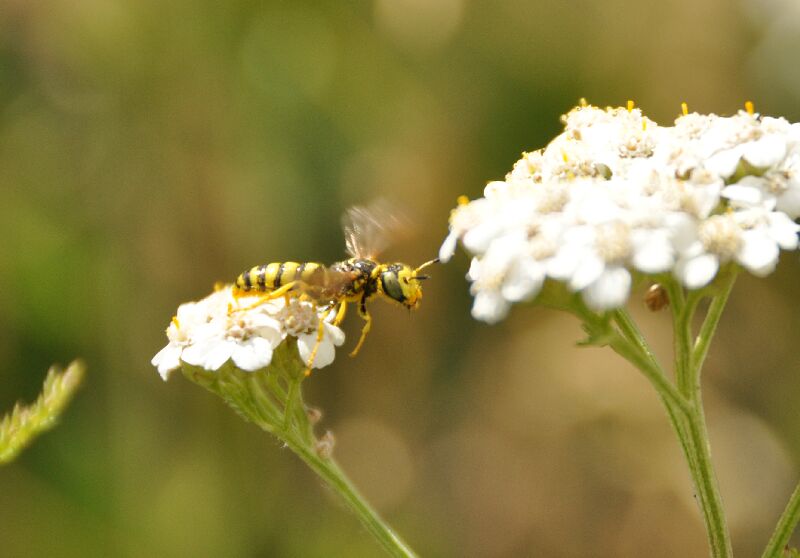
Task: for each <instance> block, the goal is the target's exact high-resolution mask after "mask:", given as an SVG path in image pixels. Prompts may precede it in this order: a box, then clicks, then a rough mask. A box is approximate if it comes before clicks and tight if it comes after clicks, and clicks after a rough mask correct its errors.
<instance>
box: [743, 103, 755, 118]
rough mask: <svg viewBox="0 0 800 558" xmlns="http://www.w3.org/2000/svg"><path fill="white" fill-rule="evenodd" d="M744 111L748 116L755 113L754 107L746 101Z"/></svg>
mask: <svg viewBox="0 0 800 558" xmlns="http://www.w3.org/2000/svg"><path fill="white" fill-rule="evenodd" d="M744 110H746V111H747V114H749V115H750V116H753V115H754V114H755V112H756V107H755V105H754V104H753V101H746V102H745V103H744Z"/></svg>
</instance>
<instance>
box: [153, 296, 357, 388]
mask: <svg viewBox="0 0 800 558" xmlns="http://www.w3.org/2000/svg"><path fill="white" fill-rule="evenodd" d="M327 318H328V316H327V315H326V311H324V310H318V309H317V308H316V307H315V306H314V305H313V304H311V303H310V302H308V301H304V300H300V299H298V298H296V297H291V298H289V299H288V304H287V301H286V300H285V299H284V298H278V299H275V300H269V301H259V298H258V296H238V297H234V295H233V291H232V287H231V286H226V287H224V288H221V289H218V290H217V291H215V292H213V293H212V294H210V295H209V296H207V297H206V298H204V299H202V300H200V301H198V302H189V303H186V304H182V305H181V306H180V307H179V308H178V312H177V314H176V316H175V317H174V318H172V322H171V323H170V324H169V326H168V327H167V338H168V339H169V343H168V344H167V346H166V347H164V348H163V349H161V350H160V351H159V352H158V353H157V354H156V355H155V356H154V357H153V360H152V364H153V366H155V367H156V368H158V372H159V374H161V377H162V378H163V379H164V380H166V379H168V377H169V375H170V373H171V372H172V371H174V370H176V369H178V368H180V367H181V365H182V364H183V363H185V364H188V365H191V366H195V367H199V368H202V369H204V370H207V371H211V372H213V371H216V370H219V369H220V368H221V367H222V366H223V365H225V364H226V363H228V362H231V363H232V364H233V365H234V366H235V367H236V368H238V369H240V370H243V371H246V372H254V371H256V370H260V369H263V368H265V367H267V366H268V365H269V364H270V362H271V361H272V355H273V352H274V350H275V349H276V348H277V347H278V346H279V345H280V344H281V343H283V342H284V341H285V340H286V339H287V337H293V338H296V339H297V353H298V357H299V358H300V359H302V361H303V362H308V361H309V360H310V358H311V355H312V351H313V350H314V347H315V346H316V345H317V340H318V337H319V328H320V323H322V339H321V340H320V341H319V346H318V347H317V353H316V355H315V356H314V359H313V361H312V362H311V365H312V366H313V367H314V368H322V367H324V366H327V365H329V364H330V363H331V362H333V360H334V357H335V352H336V351H335V347H336V346H339V345H341V344H342V343H344V333H343V332H342V330H341V329H339V328H338V327H337V326H335V325H333V324H331V323H328V321H327Z"/></svg>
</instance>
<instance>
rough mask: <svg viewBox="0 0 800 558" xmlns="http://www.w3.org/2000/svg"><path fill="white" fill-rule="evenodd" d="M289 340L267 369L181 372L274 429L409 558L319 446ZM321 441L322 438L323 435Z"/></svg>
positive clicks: (387, 544)
mask: <svg viewBox="0 0 800 558" xmlns="http://www.w3.org/2000/svg"><path fill="white" fill-rule="evenodd" d="M296 351H297V349H296V347H295V346H294V345H286V344H284V345H282V346H281V347H279V348H278V349H277V350H276V351H275V353H274V354H273V361H272V363H271V364H270V367H269V369H267V370H260V371H257V372H244V371H242V370H238V369H236V368H235V367H234V366H233V365H232V364H228V365H225V366H224V367H223V368H220V369H219V370H218V371H216V372H208V371H205V370H203V369H201V368H198V367H192V366H190V365H187V364H185V363H184V365H183V372H184V375H185V376H186V377H188V378H189V379H191V380H192V381H194V382H196V383H198V384H200V385H202V386H203V387H205V388H206V389H208V390H210V391H212V392H214V393H216V394H217V395H219V396H220V397H222V398H223V399H224V400H225V401H226V402H227V403H228V404H229V405H230V406H231V407H233V409H234V410H236V411H237V412H238V413H239V414H240V415H241V416H242V417H244V418H245V419H247V420H249V421H251V422H253V423H255V424H256V425H258V426H259V427H260V428H261V429H262V430H265V431H266V432H269V433H271V434H274V435H275V436H276V437H277V438H278V439H280V440H281V441H282V442H283V443H284V444H286V446H287V447H289V448H290V449H291V450H292V451H293V452H294V453H296V454H297V455H298V456H299V457H300V459H302V460H303V462H305V463H306V465H308V466H309V467H311V469H312V470H313V471H314V472H315V473H316V474H317V475H319V476H320V477H321V478H322V480H323V481H324V482H325V483H326V484H327V485H328V486H329V487H330V488H331V489H332V490H333V491H334V492H336V493H337V494H339V496H340V497H341V498H342V499H343V500H344V501H345V503H346V504H347V505H348V506H349V507H350V509H351V510H352V511H353V512H354V513H355V514H356V516H357V517H358V519H359V520H360V521H361V523H362V524H363V525H364V526H365V527H366V528H367V530H368V531H369V532H370V533H371V534H372V535H373V536H374V537H375V538H376V539H377V540H378V542H379V543H380V544H381V545H382V546H383V548H384V549H385V550H386V551H387V552H388V553H389V554H390V555H391V556H394V557H397V558H415V557H416V555H415V554H414V552H413V551H412V550H411V549H410V548H409V546H408V545H407V544H406V543H405V542H404V541H403V540H402V539H401V538H400V537H399V536H398V535H397V534H396V533H395V532H394V531H393V530H392V529H391V528H390V527H389V526H388V525H387V524H386V523H385V522H384V521H383V520H382V519H381V518H380V516H379V515H378V514H377V513H376V512H375V510H373V509H372V507H371V506H370V505H369V504H368V503H367V502H366V500H364V498H363V497H362V496H361V495H360V494H359V493H358V491H357V490H356V489H355V487H354V486H353V485H352V483H351V482H350V481H349V480H348V478H347V477H346V476H345V474H344V473H343V472H342V470H341V469H340V468H339V467H338V466H337V465H336V463H335V462H334V461H333V460H332V459H331V458H330V456H329V454H328V452H326V451H325V450H323V448H322V446H321V442H319V441H318V440H317V438H316V437H315V436H314V430H313V425H312V424H311V420H310V419H309V416H308V413H307V409H306V406H305V404H304V403H303V395H302V385H301V383H302V381H303V379H304V375H303V372H304V370H305V365H304V363H302V362H301V361H300V360H299V359H298V358H297V356H296V355H297V353H296ZM323 441H324V440H323Z"/></svg>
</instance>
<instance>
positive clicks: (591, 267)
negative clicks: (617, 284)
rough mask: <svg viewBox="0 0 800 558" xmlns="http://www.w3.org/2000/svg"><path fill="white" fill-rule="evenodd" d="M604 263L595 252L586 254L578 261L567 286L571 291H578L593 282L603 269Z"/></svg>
mask: <svg viewBox="0 0 800 558" xmlns="http://www.w3.org/2000/svg"><path fill="white" fill-rule="evenodd" d="M605 267H606V264H605V262H604V261H603V260H602V259H600V257H599V256H597V255H596V254H592V253H589V254H586V256H585V257H583V258H581V260H580V262H579V263H578V267H577V269H575V273H573V274H572V277H571V278H570V280H569V288H570V289H572V290H573V291H580V290H582V289H584V288H585V287H586V286H588V285H589V284H591V283H594V282H595V281H596V280H597V279H598V278H599V277H600V275H601V274H602V273H603V270H605Z"/></svg>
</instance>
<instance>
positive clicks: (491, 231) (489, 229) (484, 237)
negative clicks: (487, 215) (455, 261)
mask: <svg viewBox="0 0 800 558" xmlns="http://www.w3.org/2000/svg"><path fill="white" fill-rule="evenodd" d="M502 232H503V227H502V226H501V225H500V224H498V223H496V222H493V221H492V222H484V223H481V224H479V225H477V226H475V227H473V228H471V229H469V230H468V231H467V232H466V233H464V236H463V237H462V239H461V242H462V244H464V247H465V248H466V249H467V250H469V251H470V252H472V253H473V254H483V253H484V252H486V250H487V249H488V248H489V244H491V242H492V240H494V239H495V238H497V237H498V236H500V234H501V233H502Z"/></svg>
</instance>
